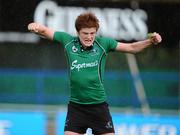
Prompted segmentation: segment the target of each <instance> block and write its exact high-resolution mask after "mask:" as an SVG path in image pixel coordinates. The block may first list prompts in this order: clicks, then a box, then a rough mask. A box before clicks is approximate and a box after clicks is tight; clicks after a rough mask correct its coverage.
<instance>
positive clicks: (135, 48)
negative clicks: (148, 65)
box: [131, 39, 153, 53]
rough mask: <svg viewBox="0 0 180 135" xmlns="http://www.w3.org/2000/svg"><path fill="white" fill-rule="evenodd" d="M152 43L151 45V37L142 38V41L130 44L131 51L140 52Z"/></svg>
mask: <svg viewBox="0 0 180 135" xmlns="http://www.w3.org/2000/svg"><path fill="white" fill-rule="evenodd" d="M152 45H153V43H152V41H151V39H146V40H143V41H138V42H134V43H132V44H131V47H132V53H137V52H141V51H142V50H144V49H145V48H148V47H150V46H152Z"/></svg>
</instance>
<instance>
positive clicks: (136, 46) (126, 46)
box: [116, 32, 162, 53]
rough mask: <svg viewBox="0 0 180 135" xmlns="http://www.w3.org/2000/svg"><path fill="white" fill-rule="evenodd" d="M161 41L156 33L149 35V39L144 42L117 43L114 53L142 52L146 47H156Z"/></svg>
mask: <svg viewBox="0 0 180 135" xmlns="http://www.w3.org/2000/svg"><path fill="white" fill-rule="evenodd" d="M161 41H162V38H161V36H160V35H159V34H158V33H156V32H154V33H152V34H151V35H149V38H148V39H146V40H142V41H137V42H133V43H122V42H118V45H117V47H116V51H120V52H125V53H137V52H140V51H142V50H144V49H145V48H147V47H150V46H152V45H157V44H158V43H160V42H161Z"/></svg>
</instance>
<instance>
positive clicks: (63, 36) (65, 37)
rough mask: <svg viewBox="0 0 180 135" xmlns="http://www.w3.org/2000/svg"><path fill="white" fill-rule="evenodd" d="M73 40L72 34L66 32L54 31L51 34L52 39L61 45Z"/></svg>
mask: <svg viewBox="0 0 180 135" xmlns="http://www.w3.org/2000/svg"><path fill="white" fill-rule="evenodd" d="M72 40H73V36H71V35H69V34H68V33H66V32H59V31H56V32H55V33H54V36H53V41H55V42H58V43H60V44H61V45H62V46H63V47H65V45H66V44H68V43H69V42H70V41H72Z"/></svg>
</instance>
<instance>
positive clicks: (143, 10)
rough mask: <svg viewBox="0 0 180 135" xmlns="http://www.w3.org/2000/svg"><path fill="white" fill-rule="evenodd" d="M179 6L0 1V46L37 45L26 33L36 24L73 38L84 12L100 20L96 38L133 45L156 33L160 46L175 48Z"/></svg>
mask: <svg viewBox="0 0 180 135" xmlns="http://www.w3.org/2000/svg"><path fill="white" fill-rule="evenodd" d="M179 9H180V4H179V3H159V2H156V3H152V2H151V3H150V2H107V1H98V2H97V1H52V0H44V1H43V0H41V1H40V0H37V1H31V2H30V3H29V2H26V1H20V0H19V1H11V2H6V1H2V2H1V4H0V16H1V19H0V42H27V43H36V42H38V41H39V38H38V37H37V36H35V35H33V34H30V33H27V25H28V23H30V22H32V21H36V22H39V23H42V24H45V25H47V26H48V27H51V28H53V29H55V30H60V31H66V32H68V33H70V34H75V28H74V20H75V18H76V16H77V15H79V14H80V13H81V12H83V11H87V10H88V11H92V12H94V13H95V14H96V15H97V16H98V18H99V20H100V30H99V33H98V34H99V35H103V36H109V37H112V38H114V39H117V40H124V41H132V40H141V39H144V38H146V36H147V33H148V32H153V31H157V32H159V33H160V34H161V35H162V37H163V43H164V44H166V46H169V47H175V46H178V42H179V37H180V32H179V31H178V29H179V23H178V21H179V18H180V14H179Z"/></svg>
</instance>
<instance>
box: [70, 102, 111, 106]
mask: <svg viewBox="0 0 180 135" xmlns="http://www.w3.org/2000/svg"><path fill="white" fill-rule="evenodd" d="M69 104H72V105H79V106H84V107H85V106H93V107H95V106H99V105H108V103H107V102H106V101H104V102H102V103H97V104H79V103H75V102H72V101H69Z"/></svg>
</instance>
